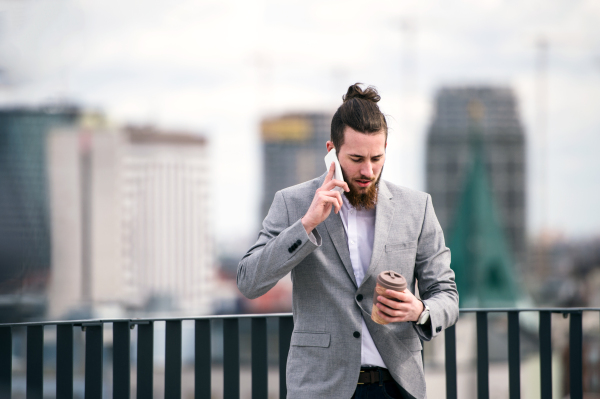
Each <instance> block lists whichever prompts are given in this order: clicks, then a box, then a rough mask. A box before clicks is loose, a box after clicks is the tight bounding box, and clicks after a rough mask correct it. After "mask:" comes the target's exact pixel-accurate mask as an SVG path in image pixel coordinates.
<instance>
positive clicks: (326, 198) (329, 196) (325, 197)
mask: <svg viewBox="0 0 600 399" xmlns="http://www.w3.org/2000/svg"><path fill="white" fill-rule="evenodd" d="M320 194H321V201H322V202H324V203H327V204H331V205H333V206H334V208H335V213H338V212H339V211H340V209H341V208H342V206H341V205H340V203H339V202H338V199H337V198H336V197H335V195H333V193H332V192H330V191H322V192H321V193H320Z"/></svg>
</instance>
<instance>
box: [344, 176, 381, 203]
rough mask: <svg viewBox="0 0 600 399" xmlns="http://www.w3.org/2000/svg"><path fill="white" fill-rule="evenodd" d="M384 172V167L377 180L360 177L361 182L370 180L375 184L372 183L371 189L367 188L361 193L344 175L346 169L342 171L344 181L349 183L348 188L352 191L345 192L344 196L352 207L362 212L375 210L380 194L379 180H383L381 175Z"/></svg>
mask: <svg viewBox="0 0 600 399" xmlns="http://www.w3.org/2000/svg"><path fill="white" fill-rule="evenodd" d="M382 172H383V167H382V168H381V171H380V172H379V176H378V177H377V180H375V178H372V179H369V178H368V177H365V176H360V177H359V179H360V180H370V181H372V182H374V183H372V184H371V185H370V186H369V188H367V190H366V191H359V190H357V189H356V187H354V184H352V182H350V181H349V180H348V179H347V177H346V174H345V173H344V169H342V174H343V175H344V181H345V182H347V183H348V188H349V189H350V191H349V192H344V195H345V196H346V198H347V199H348V202H349V203H350V205H352V206H353V207H354V208H356V209H358V210H361V209H366V210H369V209H374V208H375V205H377V195H378V193H379V180H381V174H382Z"/></svg>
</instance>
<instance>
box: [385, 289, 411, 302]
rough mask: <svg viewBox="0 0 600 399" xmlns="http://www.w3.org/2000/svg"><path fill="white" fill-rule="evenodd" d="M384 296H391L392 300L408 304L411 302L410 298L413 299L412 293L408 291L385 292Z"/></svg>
mask: <svg viewBox="0 0 600 399" xmlns="http://www.w3.org/2000/svg"><path fill="white" fill-rule="evenodd" d="M385 294H386V295H387V296H391V297H392V298H396V299H399V300H401V301H402V302H410V301H411V300H412V297H414V295H413V294H412V292H410V291H408V290H405V291H394V290H386V291H385Z"/></svg>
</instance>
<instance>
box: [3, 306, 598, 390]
mask: <svg viewBox="0 0 600 399" xmlns="http://www.w3.org/2000/svg"><path fill="white" fill-rule="evenodd" d="M586 311H592V312H599V314H600V308H553V309H549V308H537V309H461V313H462V314H465V313H475V314H476V326H477V327H476V330H477V332H476V336H477V397H478V399H487V398H489V355H488V314H489V313H505V314H507V315H508V370H509V392H510V398H511V399H518V398H520V391H521V380H520V367H521V364H520V327H519V313H522V312H538V313H539V351H540V376H541V377H540V384H541V398H542V399H550V398H552V359H551V358H552V343H551V314H552V313H561V314H563V315H564V316H565V317H569V318H570V320H569V389H570V395H571V396H570V397H571V398H572V399H576V398H582V397H583V373H582V371H583V358H582V350H583V347H582V342H583V328H582V313H583V312H586ZM269 318H270V319H276V321H277V323H278V326H279V329H278V341H279V396H280V398H285V397H286V384H285V368H286V361H287V354H288V351H289V347H290V338H291V334H292V330H293V320H292V316H291V314H269V315H228V316H206V317H197V318H153V319H102V320H78V321H58V322H57V321H52V322H34V323H14V324H0V398H10V397H11V394H12V358H13V357H12V356H13V330H14V329H15V328H23V327H24V328H25V329H26V336H27V338H26V347H27V354H26V397H27V399H36V398H39V399H42V397H43V383H44V381H43V379H44V378H43V376H44V373H43V371H44V369H43V367H44V364H43V360H44V359H43V354H44V326H56V351H57V356H56V397H57V398H61V399H72V398H73V371H74V368H73V357H74V356H73V355H74V354H73V338H74V336H73V329H74V328H75V327H80V328H82V330H83V331H84V333H85V372H84V381H85V396H84V397H85V399H100V398H102V396H103V392H102V391H103V356H104V355H103V353H104V350H103V349H104V348H103V345H104V337H103V331H104V325H106V324H112V334H113V338H112V341H113V344H112V345H113V362H112V363H113V370H112V384H113V387H112V392H113V397H114V398H116V399H120V398H122V399H129V398H130V391H131V381H130V376H131V373H130V368H131V364H130V359H131V353H130V347H131V336H130V332H131V330H132V329H134V328H136V327H137V329H138V331H137V372H136V378H137V381H136V392H137V398H152V396H153V385H154V381H153V378H154V370H153V367H154V362H153V358H154V323H155V322H158V321H164V322H165V365H164V395H165V396H164V397H165V398H169V399H171V398H180V397H181V395H182V385H181V383H182V322H183V321H186V320H193V321H194V345H195V353H194V355H195V356H194V384H195V385H194V393H195V398H210V397H211V323H212V322H214V321H216V320H222V322H223V396H224V398H225V399H230V398H231V399H233V398H239V397H240V328H239V322H240V320H242V319H249V320H250V324H251V334H250V335H251V345H250V346H251V354H252V355H251V386H252V388H251V390H252V398H265V399H266V398H267V396H268V356H267V355H268V345H267V335H268V334H267V319H269ZM445 373H446V397H447V398H448V399H455V398H458V392H457V362H456V331H455V327H451V328H448V329H447V330H446V331H445Z"/></svg>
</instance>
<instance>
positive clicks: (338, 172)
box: [325, 148, 344, 193]
mask: <svg viewBox="0 0 600 399" xmlns="http://www.w3.org/2000/svg"><path fill="white" fill-rule="evenodd" d="M332 162H334V163H335V171H334V172H333V178H334V179H336V180H341V181H344V174H343V173H342V167H341V166H340V161H338V158H337V155H336V153H335V148H332V149H331V151H329V152H328V153H327V155H326V156H325V167H326V168H327V171H329V168H330V167H331V163H332ZM332 191H337V192H339V193H343V192H344V189H343V188H341V187H338V186H335V187H334V188H333V189H332Z"/></svg>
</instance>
